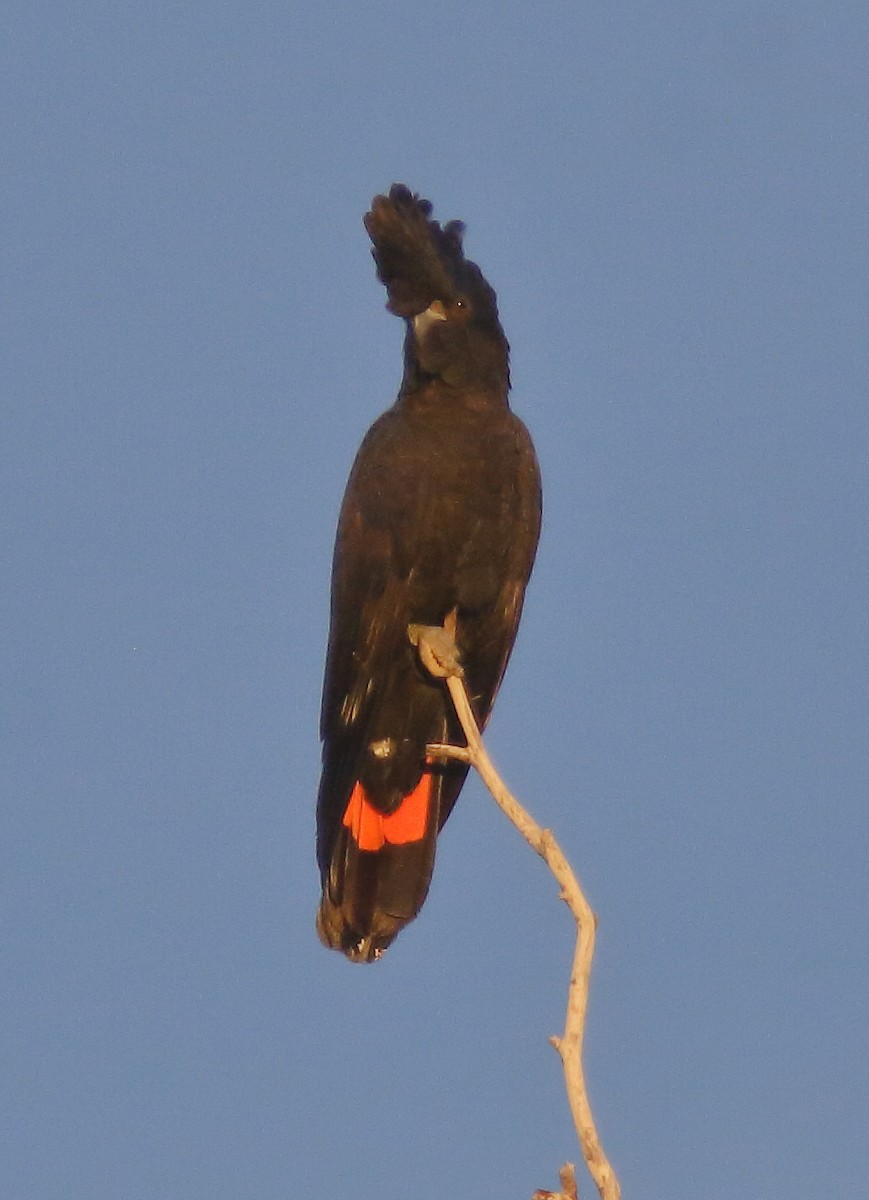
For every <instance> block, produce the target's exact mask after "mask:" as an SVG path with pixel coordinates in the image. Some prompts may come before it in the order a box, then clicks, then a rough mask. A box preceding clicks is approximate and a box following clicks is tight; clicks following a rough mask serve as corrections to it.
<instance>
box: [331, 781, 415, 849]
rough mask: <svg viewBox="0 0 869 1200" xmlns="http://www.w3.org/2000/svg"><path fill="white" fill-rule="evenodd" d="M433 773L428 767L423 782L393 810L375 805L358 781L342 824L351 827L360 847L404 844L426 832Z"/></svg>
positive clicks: (374, 847)
mask: <svg viewBox="0 0 869 1200" xmlns="http://www.w3.org/2000/svg"><path fill="white" fill-rule="evenodd" d="M432 783H433V779H432V776H431V775H430V774H429V773H428V772H427V771H424V772H423V774H422V776H421V777H420V781H419V783H418V784H417V785H416V787H415V788H414V789H413V791H412V792H408V794H407V795H406V796H405V797H404V799H403V800H402V802H401V804H399V806H398V808H397V809H396V810H395V812H393V813H382V812H380V811H379V810H378V809H376V808H375V807H374V805H373V804H372V803H371V801H370V800H369V799H368V797H367V796H366V794H365V789H364V788H363V786H362V784H361V783H359V782H358V781H357V782H356V783H355V784H354V785H353V791H352V792H351V793H350V799H349V801H348V802H347V807H346V809H345V810H344V817H343V819H342V822H341V823H342V824H343V825H344V826H345V828H347V829H349V830H350V832H351V834H352V835H353V840H354V841H355V842H356V845H357V846H358V847H359V849H360V850H380V849H382V848H383V846H384V844H385V843H387V842H388V843H389V844H390V845H391V846H404V845H406V844H407V843H408V842H419V841H421V840H422V838H423V837H424V836H425V831H426V825H427V823H428V810H429V804H430V802H431V792H432Z"/></svg>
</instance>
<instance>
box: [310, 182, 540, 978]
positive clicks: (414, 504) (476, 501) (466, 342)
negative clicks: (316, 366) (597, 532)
mask: <svg viewBox="0 0 869 1200" xmlns="http://www.w3.org/2000/svg"><path fill="white" fill-rule="evenodd" d="M431 212H432V206H431V204H430V203H429V202H428V201H427V200H422V199H420V197H419V196H416V195H414V194H413V193H412V192H410V191H409V190H408V188H406V187H404V186H403V185H401V184H395V185H394V186H393V187H392V188H391V189H390V192H389V195H388V196H375V198H374V200H373V202H372V205H371V210H370V212H368V213H367V214H366V216H365V218H364V221H365V228H366V230H367V231H368V235H369V237H370V238H371V241H372V243H373V250H372V254H373V256H374V261H375V263H376V265H377V275H378V278H379V279H380V280H381V282H382V283H383V284H384V285H385V286H386V291H387V294H388V297H389V299H388V304H387V307H388V308H389V310H390V311H391V312H393V313H395V314H396V316H399V317H401V318H402V319H403V320H404V322H405V341H404V377H403V379H402V383H401V388H400V391H399V394H398V399H397V400H396V402H395V404H394V405H393V406H392V408H390V409H389V410H388V411H387V412H385V413H384V414H383V415H382V416H381V417H380V418H379V419H378V420H377V421H375V423H374V424H373V425H372V427H371V429H370V430H369V431H368V433H367V435H366V436H365V439H364V441H363V442H362V446H361V448H360V450H359V453H358V454H357V456H356V461H355V463H354V464H353V468H352V471H351V473H350V479H349V482H348V484H347V490H346V493H345V495H344V502H343V504H342V507H341V515H340V518H339V522H338V534H337V539H336V544H335V556H334V563H333V569H332V609H331V626H330V632H329V648H328V653H327V659H326V676H325V682H324V685H323V705H322V714H321V736H322V739H323V774H322V779H321V782H320V791H319V800H318V807H317V857H318V862H319V866H320V872H321V876H322V884H323V897H322V901H321V903H320V909H319V912H318V915H317V929H318V932H319V934H320V938H321V940H322V941H323V942H324V943H325V945H327V946H330V947H332V948H334V949H336V950H341V951H343V953H344V954H346V955H347V957H348V958H350V959H352V960H353V961H355V962H371V961H372V960H374V959H376V958H378V957H379V956H380V954H381V953H382V952H383V950H384V949H385V948H386V947H387V946H388V945H389V943H390V942H391V941H392V940H393V938H394V937H395V935H396V934H397V933H398V932H399V930H401V929H402V928H403V927H404V926H405V925H406V924H407V923H408V922H409V921H412V920H413V918H414V917H415V916H416V915H417V913H418V912H419V910H420V908H421V907H422V904H423V901H424V900H425V897H426V894H427V892H428V888H429V883H430V881H431V875H432V869H433V866H434V856H435V843H436V840H437V836H438V833H439V832H440V830H441V829H442V827H443V824H444V822H445V821H446V819H447V817H448V816H449V814H450V811H451V810H452V807H453V805H454V804H455V802H456V798H457V797H458V794H459V792H460V791H461V788H462V784H463V783H464V779H465V775H466V774H467V770H468V768H467V765H466V764H464V763H462V762H458V761H456V760H454V759H453V760H448V759H445V758H440V759H439V758H438V756H437V753H436V752H433V750H432V749H431V748H432V747H433V746H434V745H436V744H437V743H444V742H451V743H453V744H462V740H463V739H462V734H461V729H460V726H459V724H458V721H457V719H456V716H455V713H454V711H453V708H452V705H451V702H450V698H449V695H448V692H447V689H446V687H445V684H444V680H443V679H442V678H437V677H436V676H435V675H433V674H432V671H431V669H430V668H431V666H432V664H431V662H430V661H429V662H424V661H422V658H421V647H420V646H419V645H414V644H413V643H414V642H417V643H419V642H420V638H419V636H418V631H419V630H420V629H422V630H428V631H429V632H432V631H433V630H434V629H435V628H436V627H441V629H442V630H443V632H444V645H445V647H446V650H445V653H446V654H447V656H448V657H449V648H450V647H454V648H455V649H457V651H458V662H447V663H446V664H445V665H444V671H449V670H461V671H463V673H464V677H465V682H466V684H467V686H468V689H469V692H470V695H471V699H472V703H473V706H474V710H475V714H476V717H477V720H478V723H479V724H480V726H481V727H483V726H484V725H485V723H486V721H487V719H488V716H489V713H490V711H491V708H492V704H493V701H494V699H495V694H496V692H497V690H498V686H499V684H500V682H501V678H502V676H503V674H504V669H505V667H506V666H507V660H508V658H509V657H510V651H511V649H512V647H513V640H514V638H515V636H516V629H517V626H518V624H519V617H520V614H521V611H522V601H523V597H524V593H525V585H526V583H527V582H528V577H529V575H530V573H531V567H532V564H533V562H534V555H535V551H536V548H537V538H538V534H539V531H540V515H541V492H540V476H539V471H538V466H537V459H536V456H535V453H534V448H533V446H532V444H531V439H530V437H529V436H528V432H527V430H526V429H525V426H524V425H523V424H522V422H521V421H520V420H519V418H518V417H516V416H515V415H514V414H513V413H512V412H511V411H510V408H509V406H508V403H507V392H508V390H509V386H510V374H509V365H508V354H509V347H508V345H507V339H506V337H505V336H504V331H503V330H502V328H501V324H500V322H499V320H498V309H497V304H496V299H495V293H494V291H493V290H492V288H491V287H490V286H489V284H488V283H487V282H486V280H485V279H484V278H483V275H482V273H481V272H480V269H479V268H478V267H477V266H476V265H475V264H474V263H472V262H469V261H468V259H466V258H465V256H464V251H463V249H462V234H463V232H464V227H463V225H462V224H461V223H460V222H458V221H451V222H450V223H449V224H447V225H445V226H444V227H443V228H442V227H441V226H440V224H438V222H436V221H434V220H432V219H431ZM429 640H430V639H425V644H426V645H428V644H429Z"/></svg>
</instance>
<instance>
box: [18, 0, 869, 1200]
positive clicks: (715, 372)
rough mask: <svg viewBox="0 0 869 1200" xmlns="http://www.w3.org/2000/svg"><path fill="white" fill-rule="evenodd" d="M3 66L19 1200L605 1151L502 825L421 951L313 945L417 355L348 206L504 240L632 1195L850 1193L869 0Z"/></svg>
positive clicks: (361, 1179)
mask: <svg viewBox="0 0 869 1200" xmlns="http://www.w3.org/2000/svg"><path fill="white" fill-rule="evenodd" d="M0 25H2V38H0V47H2V49H0V56H2V62H0V67H2V71H0V78H2V83H0V89H2V105H0V122H2V126H3V145H4V154H3V159H4V166H3V172H2V177H0V204H2V228H3V248H2V257H3V263H2V273H0V274H2V278H0V288H2V292H3V312H4V317H3V322H2V333H0V338H2V366H0V370H2V378H3V404H2V436H0V454H2V463H3V466H2V475H0V488H2V504H0V512H2V519H3V534H2V554H3V567H4V570H3V620H2V664H3V666H2V673H0V701H2V711H3V722H2V729H0V786H2V800H3V803H2V828H3V833H2V839H0V854H2V858H3V863H2V871H0V903H2V907H0V914H2V916H0V921H2V925H0V928H2V946H3V984H2V986H0V1028H2V1030H3V1041H4V1050H3V1058H4V1068H3V1071H2V1076H0V1091H2V1100H3V1110H4V1117H3V1121H2V1128H3V1132H2V1135H0V1137H2V1139H3V1141H4V1142H5V1143H6V1144H5V1145H2V1146H0V1192H2V1194H3V1195H4V1196H5V1197H10V1198H12V1200H55V1198H56V1200H69V1197H79V1196H80V1197H83V1198H87V1200H116V1198H117V1197H121V1196H123V1197H126V1196H131V1197H137V1198H138V1197H142V1198H143V1200H152V1198H153V1200H162V1198H166V1200H169V1198H170V1197H171V1198H172V1200H206V1198H207V1200H224V1198H225V1200H230V1198H232V1200H235V1198H238V1197H248V1196H250V1197H256V1198H257V1200H272V1198H275V1200H277V1198H278V1197H286V1196H287V1195H291V1194H292V1195H302V1196H311V1195H329V1196H333V1197H336V1198H339V1200H340V1198H343V1197H347V1198H350V1197H353V1200H369V1198H373V1197H381V1196H384V1195H387V1196H394V1195H401V1194H405V1193H407V1192H412V1194H413V1195H414V1196H415V1197H416V1200H440V1198H441V1197H443V1196H447V1195H464V1194H468V1193H472V1192H473V1193H474V1194H484V1193H485V1194H487V1195H489V1194H491V1195H492V1196H508V1195H510V1196H525V1195H530V1193H531V1192H532V1191H533V1189H534V1188H535V1187H548V1186H554V1185H555V1182H556V1172H557V1168H558V1166H559V1165H560V1164H561V1162H562V1161H563V1160H564V1159H565V1158H570V1157H577V1148H576V1145H575V1141H574V1137H573V1133H572V1128H571V1126H570V1123H569V1117H568V1113H567V1108H566V1105H565V1103H564V1099H563V1095H562V1088H561V1080H560V1073H559V1070H558V1062H557V1059H556V1057H555V1055H554V1053H553V1051H552V1050H551V1049H550V1047H549V1046H548V1045H547V1041H546V1039H547V1037H548V1036H549V1035H550V1034H551V1033H554V1032H557V1031H558V1029H559V1027H560V1024H561V1021H562V1016H563V998H564V997H563V994H564V986H565V982H566V975H567V969H568V964H569V956H570V946H571V930H570V924H569V920H568V918H567V915H566V913H565V912H563V911H562V910H561V909H560V907H559V905H558V903H557V900H556V898H555V893H554V887H553V885H552V883H551V881H550V880H549V878H548V876H547V875H546V872H545V870H544V869H543V867H542V865H541V864H540V863H539V862H538V861H537V860H536V859H535V858H534V856H533V855H532V854H530V853H529V852H528V850H527V848H526V847H525V846H524V845H523V844H522V843H521V842H520V840H519V838H518V836H517V835H516V834H515V833H514V831H512V830H511V829H510V828H509V827H508V826H507V824H506V822H505V821H504V819H503V818H502V817H501V816H500V814H499V813H498V812H497V811H496V810H495V808H494V806H493V805H492V803H491V801H490V800H489V799H488V797H487V796H486V795H485V793H484V792H483V790H482V788H481V786H480V785H479V784H478V783H476V782H473V783H470V784H469V785H468V787H467V788H466V790H465V793H464V794H463V798H462V801H461V803H460V804H459V806H458V807H457V809H456V812H455V814H454V815H453V817H452V818H451V820H450V822H449V825H448V826H447V829H446V830H445V833H444V836H443V838H442V841H441V846H440V853H439V860H438V866H437V870H436V874H435V880H434V885H433V888H432V892H431V895H430V898H429V900H428V902H427V904H426V907H425V909H424V911H423V914H422V915H421V917H420V918H419V920H418V921H417V922H416V923H415V924H414V925H413V926H411V927H410V928H409V929H408V930H407V931H406V932H405V933H404V934H403V935H402V936H401V937H400V938H399V940H398V941H397V942H396V944H395V946H394V947H393V948H392V949H391V950H390V952H389V953H388V954H387V956H386V957H385V959H384V960H383V961H382V962H381V963H379V964H377V965H376V966H373V967H370V968H362V967H355V966H351V965H350V964H348V963H346V962H344V961H343V960H342V959H341V958H340V956H338V955H334V954H331V955H330V954H328V953H327V952H326V951H325V950H323V949H322V948H321V946H320V945H319V943H318V942H317V940H316V937H315V934H314V930H313V917H314V909H315V905H316V899H317V894H318V882H317V875H316V869H315V866H314V858H313V820H314V817H313V809H314V796H315V790H316V783H317V776H318V757H319V749H318V743H317V716H318V706H319V689H320V681H321V672H322V662H323V650H324V641H325V634H326V621H327V612H328V573H329V561H330V557H331V548H332V536H333V531H334V523H335V518H336V515H337V509H338V504H339V502H340V497H341V493H342V490H343V486H344V481H345V479H346V475H347V471H348V469H349V465H350V462H351V460H352V457H353V454H354V452H355V449H356V446H357V445H358V442H359V440H360V438H361V436H362V433H363V432H364V430H365V428H366V427H367V426H368V424H369V423H370V422H371V421H372V420H373V419H374V417H375V416H376V415H377V414H378V413H379V412H381V411H382V410H383V409H384V408H385V407H387V406H388V405H389V404H390V403H391V402H392V399H393V398H394V395H395V391H396V388H397V386H398V381H399V377H400V369H401V332H402V331H401V326H400V322H398V321H397V320H396V319H395V318H392V317H390V316H389V315H388V314H387V313H386V312H385V310H384V307H383V305H384V295H383V292H382V289H381V288H380V286H379V285H378V284H377V282H376V280H375V278H374V270H373V265H372V263H371V260H370V257H369V253H368V243H367V238H366V236H365V233H364V230H363V228H362V224H361V216H362V213H363V212H364V211H365V209H366V207H367V205H368V203H369V201H370V199H371V196H372V195H373V194H374V193H375V192H378V191H382V190H384V189H385V188H387V187H388V186H389V184H390V183H392V182H393V181H394V180H401V181H403V182H406V183H408V184H409V185H410V186H411V187H412V188H414V189H415V190H417V191H419V192H421V193H422V194H424V195H426V196H429V197H430V198H431V199H432V200H433V201H434V204H435V211H436V215H438V216H439V217H441V218H443V219H450V218H453V217H459V218H461V219H463V220H465V221H466V222H467V224H468V235H467V243H466V244H467V249H468V253H469V255H470V256H471V257H472V258H474V259H475V260H477V261H478V262H479V263H480V264H481V266H482V268H483V270H484V272H485V274H486V275H487V277H488V278H489V280H490V281H491V282H492V284H493V286H494V287H495V288H496V289H497V291H498V295H499V301H500V308H501V314H502V318H503V322H504V325H505V328H506V331H507V334H508V336H509V338H510V341H511V345H512V351H513V357H512V367H513V381H514V390H513V403H514V407H515V408H516V410H517V411H518V412H519V413H520V414H521V416H522V417H523V418H524V419H525V421H526V423H527V424H528V425H529V427H530V429H531V431H532V433H533V436H534V439H535V442H536V445H537V448H538V452H539V456H540V460H541V465H542V469H543V474H544V486H545V523H544V533H543V538H542V542H541V548H540V554H539V558H538V564H537V568H536V571H535V576H534V579H533V581H532V585H531V588H530V590H529V594H528V599H527V605H526V614H525V618H524V621H523V627H522V631H521V634H520V638H519V643H518V646H517V650H516V654H515V656H514V659H513V662H512V664H511V668H510V671H509V673H508V675H507V679H506V682H505V685H504V687H503V689H502V692H501V695H500V697H499V701H498V705H497V708H496V714H495V717H494V719H493V722H492V725H491V733H490V739H489V740H490V747H491V750H492V753H493V755H494V757H495V758H496V761H497V762H498V763H499V764H500V765H501V767H502V770H503V772H504V774H505V776H506V777H507V779H508V780H509V781H510V783H511V784H512V786H513V787H514V789H515V790H516V791H517V793H518V794H519V795H520V796H521V797H522V798H523V799H524V800H525V802H526V803H527V804H528V805H529V807H530V808H531V809H532V811H533V812H534V813H535V815H536V816H537V818H538V819H539V820H540V821H541V822H543V823H545V824H549V825H551V826H552V827H553V828H554V830H555V831H556V833H557V835H558V837H559V839H560V841H561V843H562V845H563V847H564V849H565V851H566V852H567V853H568V855H569V857H570V858H571V860H572V861H573V863H574V865H575V867H576V868H577V870H578V872H579V874H580V875H581V877H582V880H583V882H584V885H585V888H586V891H587V893H588V895H589V898H590V900H591V902H592V904H593V906H594V907H595V909H596V911H597V912H598V913H599V917H600V927H599V952H598V958H597V962H596V965H595V973H594V978H593V986H592V1003H591V1012H590V1023H589V1028H588V1033H587V1041H588V1046H587V1066H588V1073H589V1078H590V1086H591V1090H592V1099H593V1102H594V1105H595V1110H596V1115H597V1118H598V1122H599V1125H600V1129H601V1133H602V1136H603V1138H604V1141H605V1144H606V1146H607V1149H608V1151H609V1153H610V1155H611V1157H612V1159H613V1162H614V1164H615V1165H616V1167H617V1168H618V1170H619V1173H620V1176H621V1179H622V1183H623V1187H624V1190H625V1195H626V1196H632V1197H637V1198H648V1200H662V1198H664V1197H666V1198H667V1200H696V1197H698V1196H699V1197H702V1198H703V1200H719V1198H720V1200H725V1198H726V1200H732V1197H734V1196H740V1195H753V1196H758V1197H761V1198H762V1200H779V1198H781V1200H785V1198H786V1200H816V1198H820V1197H828V1196H833V1195H858V1194H861V1192H862V1191H863V1190H864V1189H865V1185H866V1179H867V1177H869V1150H867V1148H866V1128H867V1121H869V1083H867V1078H869V1073H867V1061H869V1032H867V1031H869V1021H867V1012H869V940H867V934H866V929H867V920H869V886H867V866H869V861H867V860H869V819H867V805H866V789H867V757H869V756H867V747H866V719H867V708H869V705H867V682H866V680H867V658H869V646H867V620H866V597H867V589H869V561H867V557H869V555H867V522H866V518H867V507H869V483H867V479H869V476H867V465H869V464H867V457H869V456H867V450H869V416H867V404H866V378H867V367H869V354H867V325H869V311H867V309H869V305H867V277H869V245H867V242H869V234H867V216H866V213H867V177H869V176H867V166H869V141H867V128H869V84H867V77H866V70H865V63H866V50H867V33H869V15H867V10H866V8H865V5H863V4H862V3H856V2H851V3H848V2H840V3H837V2H836V0H833V2H832V3H824V4H821V3H818V2H813V3H807V2H804V0H792V2H791V3H788V4H784V3H771V2H767V0H761V2H760V3H750V4H749V3H747V2H744V0H736V2H735V3H732V4H730V5H728V6H726V8H725V10H723V11H722V10H721V9H720V7H719V6H712V5H708V4H700V3H664V4H662V3H654V4H652V3H647V2H641V0H627V2H625V3H622V4H617V5H602V4H600V3H597V2H596V0H594V2H590V3H586V4H576V3H555V2H550V0H543V2H542V3H539V4H536V5H533V6H531V5H520V4H515V3H510V2H508V3H504V4H456V3H452V2H447V3H445V4H443V5H441V6H435V7H431V8H428V9H426V8H421V7H419V6H411V7H408V6H406V5H400V4H397V3H394V2H385V0H384V2H373V3H368V2H366V3H359V2H358V0H357V2H355V3H338V4H330V3H326V4H323V5H320V6H313V5H306V6H300V5H293V4H277V3H272V2H270V0H269V2H266V3H254V4H248V5H241V4H236V3H212V4H203V3H201V2H199V0H193V2H192V3H188V4H183V5H182V4H179V3H168V2H160V0H158V2H157V3H154V4H150V5H147V6H142V5H133V4H129V3H126V2H121V3H108V2H104V3H67V4H62V5H61V4H59V3H56V2H51V0H47V2H46V3H42V4H40V3H28V4H23V3H18V2H17V0H10V2H9V3H7V5H6V6H5V8H4V13H3V16H2V18H0ZM590 1187H591V1185H590V1184H588V1185H587V1186H586V1189H585V1191H584V1193H583V1194H590Z"/></svg>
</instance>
